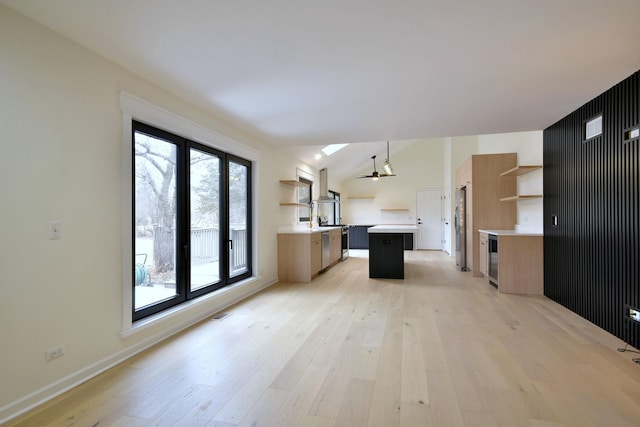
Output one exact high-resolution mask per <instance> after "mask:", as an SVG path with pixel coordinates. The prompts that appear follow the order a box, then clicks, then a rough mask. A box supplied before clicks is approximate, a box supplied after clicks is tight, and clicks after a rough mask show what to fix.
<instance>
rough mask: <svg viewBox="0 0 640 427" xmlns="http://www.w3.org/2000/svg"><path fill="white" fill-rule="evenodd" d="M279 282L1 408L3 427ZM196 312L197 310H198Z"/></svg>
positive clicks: (243, 290)
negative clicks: (10, 421)
mask: <svg viewBox="0 0 640 427" xmlns="http://www.w3.org/2000/svg"><path fill="white" fill-rule="evenodd" d="M277 281H278V280H277V279H272V280H268V281H266V282H265V283H262V284H260V283H259V281H255V282H253V283H250V284H247V285H246V286H239V287H238V288H236V289H235V290H236V292H237V294H235V295H232V296H230V295H228V294H227V295H221V296H220V297H219V298H212V299H211V300H210V303H211V305H210V306H209V307H208V308H207V310H206V311H198V312H197V313H196V314H194V315H193V316H192V317H187V318H186V319H184V320H183V321H181V322H180V323H176V324H173V325H170V327H167V328H166V329H164V330H163V331H162V332H160V333H158V334H156V335H153V336H151V337H149V338H146V339H143V340H141V341H139V342H137V343H135V344H132V345H131V346H129V347H127V348H125V349H123V350H121V351H118V352H116V353H114V354H112V355H110V356H107V357H105V358H104V359H102V360H99V361H97V362H95V363H92V364H90V365H88V366H86V367H84V368H82V369H80V370H78V371H76V372H74V373H72V374H70V375H67V376H66V377H63V378H61V379H59V380H57V381H55V382H53V383H51V384H47V385H46V386H44V387H42V388H40V389H38V390H35V391H33V392H32V393H29V394H27V395H25V396H23V397H21V398H19V399H17V400H15V401H13V402H10V403H8V404H6V405H4V406H2V407H0V425H2V424H4V423H6V422H8V421H9V420H11V419H13V418H16V417H18V416H20V415H22V414H24V413H26V412H28V411H30V410H32V409H34V408H36V407H38V406H40V405H42V404H44V403H46V402H48V401H50V400H51V399H54V398H55V397H58V396H60V395H61V394H63V393H65V392H67V391H69V390H71V389H73V388H74V387H77V386H79V385H80V384H82V383H85V382H87V381H88V380H90V379H91V378H93V377H96V376H98V375H100V374H101V373H103V372H105V371H106V370H108V369H110V368H112V367H114V366H116V365H118V364H119V363H122V362H124V361H125V360H127V359H129V358H131V357H133V356H135V355H136V354H138V353H140V352H141V351H144V350H146V349H147V348H149V347H151V346H153V345H156V344H158V343H159V342H161V341H163V340H165V339H167V338H169V337H171V336H172V335H175V334H177V333H178V332H180V331H183V330H185V329H187V328H188V327H190V326H192V325H194V324H196V323H198V322H200V321H202V320H204V319H206V318H207V317H209V316H211V315H213V314H216V313H217V312H219V311H220V310H223V309H225V308H227V307H229V306H231V305H233V304H235V303H237V302H239V301H241V300H243V299H245V298H248V297H250V296H251V295H253V294H255V293H257V292H260V291H261V290H263V289H266V288H267V287H269V286H271V285H273V284H274V283H276V282H277ZM194 311H195V310H194Z"/></svg>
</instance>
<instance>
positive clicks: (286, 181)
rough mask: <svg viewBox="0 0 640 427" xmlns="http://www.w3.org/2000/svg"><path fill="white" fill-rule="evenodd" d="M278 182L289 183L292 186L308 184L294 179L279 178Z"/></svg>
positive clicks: (305, 185) (306, 185)
mask: <svg viewBox="0 0 640 427" xmlns="http://www.w3.org/2000/svg"><path fill="white" fill-rule="evenodd" d="M280 184H284V185H290V186H292V187H308V186H309V184H305V183H304V182H300V181H296V180H294V179H281V180H280Z"/></svg>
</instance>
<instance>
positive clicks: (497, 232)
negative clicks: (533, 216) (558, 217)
mask: <svg viewBox="0 0 640 427" xmlns="http://www.w3.org/2000/svg"><path fill="white" fill-rule="evenodd" d="M478 231H479V232H480V233H487V234H494V235H496V236H544V234H543V233H537V232H532V231H518V230H478Z"/></svg>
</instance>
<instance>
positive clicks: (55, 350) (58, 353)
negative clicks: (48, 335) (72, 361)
mask: <svg viewBox="0 0 640 427" xmlns="http://www.w3.org/2000/svg"><path fill="white" fill-rule="evenodd" d="M62 356H64V346H62V345H59V346H57V347H52V348H50V349H49V350H46V351H45V352H44V358H45V361H47V362H50V361H52V360H53V359H57V358H59V357H62Z"/></svg>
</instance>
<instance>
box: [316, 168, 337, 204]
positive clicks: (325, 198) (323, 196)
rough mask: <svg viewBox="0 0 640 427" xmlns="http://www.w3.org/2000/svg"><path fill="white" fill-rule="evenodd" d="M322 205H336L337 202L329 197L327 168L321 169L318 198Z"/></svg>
mask: <svg viewBox="0 0 640 427" xmlns="http://www.w3.org/2000/svg"><path fill="white" fill-rule="evenodd" d="M318 202H320V203H336V202H337V200H336V199H333V198H331V197H329V177H328V175H327V168H323V169H320V196H319V197H318Z"/></svg>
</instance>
